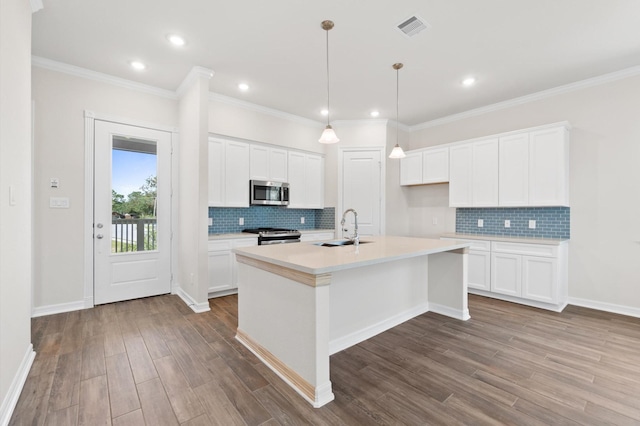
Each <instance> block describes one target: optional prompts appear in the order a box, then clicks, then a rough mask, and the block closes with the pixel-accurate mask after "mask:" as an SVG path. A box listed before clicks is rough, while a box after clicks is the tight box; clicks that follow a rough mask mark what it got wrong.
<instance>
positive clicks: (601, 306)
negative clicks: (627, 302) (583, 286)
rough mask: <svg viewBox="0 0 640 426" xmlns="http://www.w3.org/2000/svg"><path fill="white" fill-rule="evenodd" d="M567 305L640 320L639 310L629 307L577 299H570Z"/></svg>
mask: <svg viewBox="0 0 640 426" xmlns="http://www.w3.org/2000/svg"><path fill="white" fill-rule="evenodd" d="M569 304H570V305H576V306H582V307H583V308H590V309H596V310H598V311H605V312H611V313H613V314H620V315H627V316H630V317H636V318H640V308H634V307H631V306H624V305H616V304H614V303H606V302H598V301H596V300H589V299H580V298H578V297H570V298H569Z"/></svg>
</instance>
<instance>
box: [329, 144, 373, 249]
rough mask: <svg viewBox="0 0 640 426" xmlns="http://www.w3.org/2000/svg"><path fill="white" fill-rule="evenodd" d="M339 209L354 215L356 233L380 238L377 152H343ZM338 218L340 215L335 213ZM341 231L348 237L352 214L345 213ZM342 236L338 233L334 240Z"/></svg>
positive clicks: (340, 232) (352, 223) (352, 224)
mask: <svg viewBox="0 0 640 426" xmlns="http://www.w3.org/2000/svg"><path fill="white" fill-rule="evenodd" d="M342 167H343V170H342V208H343V210H346V209H349V208H352V209H355V210H356V211H357V212H358V233H359V234H360V235H380V234H381V233H382V230H381V211H382V196H381V194H382V182H381V170H380V169H381V167H382V163H381V159H380V151H379V150H375V151H373V150H372V151H344V152H343V156H342ZM336 214H337V215H338V217H339V218H340V217H342V212H336ZM344 227H345V228H347V229H348V231H347V232H344V236H345V237H346V236H347V234H349V235H352V234H353V230H354V221H353V214H351V213H349V214H348V216H347V221H346V222H345V226H344ZM342 235H343V232H342V230H340V231H339V232H338V237H341V236H342Z"/></svg>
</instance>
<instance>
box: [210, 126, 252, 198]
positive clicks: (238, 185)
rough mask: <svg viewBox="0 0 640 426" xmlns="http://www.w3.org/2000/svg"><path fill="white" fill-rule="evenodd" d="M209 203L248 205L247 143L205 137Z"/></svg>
mask: <svg viewBox="0 0 640 426" xmlns="http://www.w3.org/2000/svg"><path fill="white" fill-rule="evenodd" d="M209 206H211V207H249V144H248V143H244V142H236V141H231V140H224V139H215V138H210V139H209Z"/></svg>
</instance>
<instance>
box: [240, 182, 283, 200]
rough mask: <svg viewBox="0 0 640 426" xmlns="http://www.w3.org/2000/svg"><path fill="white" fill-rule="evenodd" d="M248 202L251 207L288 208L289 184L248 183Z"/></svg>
mask: <svg viewBox="0 0 640 426" xmlns="http://www.w3.org/2000/svg"><path fill="white" fill-rule="evenodd" d="M249 200H250V204H251V205H252V206H288V205H289V184H288V183H285V182H271V181H266V180H251V181H249Z"/></svg>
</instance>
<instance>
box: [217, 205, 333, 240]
mask: <svg viewBox="0 0 640 426" xmlns="http://www.w3.org/2000/svg"><path fill="white" fill-rule="evenodd" d="M209 217H210V218H213V226H210V227H209V234H230V233H236V232H241V231H242V230H243V229H245V228H258V227H273V228H289V229H333V228H334V227H335V208H334V207H326V208H324V209H318V210H309V209H288V208H286V207H272V206H252V207H247V208H227V207H209ZM241 217H243V218H244V225H238V219H239V218H241ZM301 217H304V224H302V223H300V218H301Z"/></svg>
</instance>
